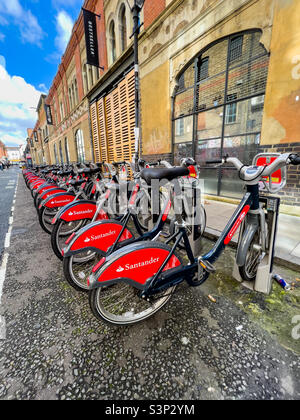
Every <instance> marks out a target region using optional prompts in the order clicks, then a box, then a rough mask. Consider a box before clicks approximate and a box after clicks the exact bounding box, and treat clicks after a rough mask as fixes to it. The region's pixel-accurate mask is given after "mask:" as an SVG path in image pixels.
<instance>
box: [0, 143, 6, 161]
mask: <svg viewBox="0 0 300 420" xmlns="http://www.w3.org/2000/svg"><path fill="white" fill-rule="evenodd" d="M6 157H7V150H6V146H5V144H4V143H3V142H2V141H1V140H0V159H3V158H6Z"/></svg>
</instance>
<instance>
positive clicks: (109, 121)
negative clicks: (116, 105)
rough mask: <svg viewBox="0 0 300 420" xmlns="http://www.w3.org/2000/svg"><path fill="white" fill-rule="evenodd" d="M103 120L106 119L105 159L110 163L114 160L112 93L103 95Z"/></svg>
mask: <svg viewBox="0 0 300 420" xmlns="http://www.w3.org/2000/svg"><path fill="white" fill-rule="evenodd" d="M105 121H106V139H107V161H108V163H111V162H113V161H114V160H115V158H114V128H113V98H112V94H109V95H107V96H106V97H105Z"/></svg>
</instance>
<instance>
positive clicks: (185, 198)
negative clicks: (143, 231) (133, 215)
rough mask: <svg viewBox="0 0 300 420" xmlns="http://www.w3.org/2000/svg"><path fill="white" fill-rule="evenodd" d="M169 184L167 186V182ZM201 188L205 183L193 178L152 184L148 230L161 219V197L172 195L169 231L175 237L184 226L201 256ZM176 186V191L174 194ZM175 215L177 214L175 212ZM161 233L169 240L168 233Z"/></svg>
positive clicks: (196, 251)
mask: <svg viewBox="0 0 300 420" xmlns="http://www.w3.org/2000/svg"><path fill="white" fill-rule="evenodd" d="M165 184H166V185H165ZM202 187H203V182H202V181H201V180H200V179H194V178H191V177H183V178H181V179H180V181H179V180H178V179H175V180H173V181H171V182H170V183H169V182H167V183H165V182H163V183H156V182H153V183H152V185H151V188H150V189H149V191H150V199H151V209H152V210H153V211H152V215H151V218H150V219H149V222H148V229H149V230H151V229H153V227H154V226H155V224H156V223H157V220H158V218H159V214H160V209H161V208H162V206H161V204H162V203H161V200H162V197H164V198H166V197H169V198H170V201H169V208H167V211H169V210H170V207H171V208H172V210H171V212H170V214H169V222H170V226H169V232H170V236H172V235H173V234H174V233H175V232H176V230H177V229H178V228H179V227H180V226H185V227H186V228H187V231H188V238H189V241H190V245H191V248H192V251H193V253H194V255H200V252H201V237H202V228H203V226H202V224H203V223H205V220H202V218H201V216H202V212H201V211H200V210H201V204H202V194H201V191H202ZM172 189H174V192H175V194H174V193H172ZM173 212H174V213H175V214H174V213H173ZM161 235H162V236H165V237H166V238H167V239H168V236H167V235H165V234H164V232H161Z"/></svg>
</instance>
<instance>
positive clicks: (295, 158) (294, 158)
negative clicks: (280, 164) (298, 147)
mask: <svg viewBox="0 0 300 420" xmlns="http://www.w3.org/2000/svg"><path fill="white" fill-rule="evenodd" d="M290 161H291V164H292V165H300V156H299V155H290Z"/></svg>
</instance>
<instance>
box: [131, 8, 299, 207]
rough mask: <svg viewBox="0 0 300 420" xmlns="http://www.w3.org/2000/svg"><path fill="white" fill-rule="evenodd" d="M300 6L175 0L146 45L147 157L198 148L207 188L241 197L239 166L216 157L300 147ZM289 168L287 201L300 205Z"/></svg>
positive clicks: (295, 175)
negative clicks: (218, 162) (217, 163)
mask: <svg viewBox="0 0 300 420" xmlns="http://www.w3.org/2000/svg"><path fill="white" fill-rule="evenodd" d="M152 3H153V2H152ZM154 3H156V2H154ZM157 3H158V4H159V5H161V3H162V2H160V1H158V2H157ZM146 4H147V1H146ZM299 14H300V3H299V1H297V0H288V1H287V0H260V1H257V0H233V1H230V2H229V1H223V0H205V1H204V0H203V1H194V0H177V1H170V2H165V8H164V10H163V11H162V12H161V13H160V15H159V16H158V17H157V18H156V19H155V20H154V21H153V22H152V23H151V24H150V25H149V26H148V27H147V28H145V31H144V32H143V34H142V35H141V39H140V46H139V50H140V72H141V81H140V83H141V102H142V111H141V117H142V136H143V141H142V145H143V155H144V157H145V158H146V159H148V160H150V159H151V160H152V159H154V160H155V159H156V158H157V156H165V157H166V158H168V159H170V160H171V161H172V162H174V163H178V162H179V161H180V158H181V157H184V156H193V157H194V158H195V159H196V161H197V162H198V163H199V164H200V165H201V168H202V176H203V177H204V179H205V189H206V192H207V193H209V194H213V195H222V196H227V197H240V196H241V194H242V182H241V181H240V180H239V179H238V176H237V173H236V170H235V169H233V168H232V167H230V166H228V167H222V168H219V169H216V168H211V165H210V166H209V165H207V164H206V161H207V160H208V159H218V158H221V157H222V156H224V155H225V154H227V153H228V154H229V155H230V156H237V157H239V158H240V159H241V160H242V161H243V162H244V163H245V164H250V163H251V161H252V159H253V157H254V156H255V155H256V154H257V153H259V152H261V151H266V152H278V151H279V152H286V151H290V152H300V131H299V124H298V121H299V113H300V55H299V54H300V50H299V45H300V30H299V25H298V23H297V19H296V18H295V17H296V16H299ZM145 20H146V19H145ZM288 173H289V178H288V184H287V188H285V190H284V191H283V192H281V194H282V199H283V202H284V203H285V204H297V205H300V194H299V193H300V185H299V181H300V175H299V169H295V168H290V169H289V171H288Z"/></svg>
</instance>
